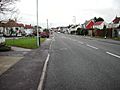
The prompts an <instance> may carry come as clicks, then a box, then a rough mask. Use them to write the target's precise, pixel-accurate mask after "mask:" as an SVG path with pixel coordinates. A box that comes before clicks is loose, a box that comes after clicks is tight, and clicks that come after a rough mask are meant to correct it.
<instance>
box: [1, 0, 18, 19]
mask: <svg viewBox="0 0 120 90" xmlns="http://www.w3.org/2000/svg"><path fill="white" fill-rule="evenodd" d="M16 1H18V0H0V17H1V18H0V19H2V18H3V17H4V18H5V15H10V13H11V14H13V13H16V12H17V9H16V8H15V6H14V5H15V2H16Z"/></svg>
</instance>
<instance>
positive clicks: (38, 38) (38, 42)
mask: <svg viewBox="0 0 120 90" xmlns="http://www.w3.org/2000/svg"><path fill="white" fill-rule="evenodd" d="M36 19H37V20H36V21H37V46H38V47H39V46H40V37H39V31H38V0H36Z"/></svg>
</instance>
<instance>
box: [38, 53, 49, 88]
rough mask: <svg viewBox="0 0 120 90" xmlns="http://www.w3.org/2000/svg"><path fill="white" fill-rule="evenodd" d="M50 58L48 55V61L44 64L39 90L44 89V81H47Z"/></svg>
mask: <svg viewBox="0 0 120 90" xmlns="http://www.w3.org/2000/svg"><path fill="white" fill-rule="evenodd" d="M49 58H50V54H48V56H47V58H46V61H45V63H44V67H43V71H42V76H41V78H40V83H39V86H38V89H37V90H42V88H43V82H44V79H45V74H46V70H47V64H48V61H49Z"/></svg>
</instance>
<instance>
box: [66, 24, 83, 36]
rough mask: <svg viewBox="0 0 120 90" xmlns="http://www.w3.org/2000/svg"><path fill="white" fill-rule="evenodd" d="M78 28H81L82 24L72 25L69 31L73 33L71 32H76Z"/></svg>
mask: <svg viewBox="0 0 120 90" xmlns="http://www.w3.org/2000/svg"><path fill="white" fill-rule="evenodd" d="M78 28H81V26H80V25H71V27H70V28H69V30H68V32H69V33H71V34H76V31H77V29H78Z"/></svg>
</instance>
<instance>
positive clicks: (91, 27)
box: [86, 20, 94, 29]
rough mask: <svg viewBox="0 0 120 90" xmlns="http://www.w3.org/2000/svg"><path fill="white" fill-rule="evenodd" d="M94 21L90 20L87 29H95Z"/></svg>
mask: <svg viewBox="0 0 120 90" xmlns="http://www.w3.org/2000/svg"><path fill="white" fill-rule="evenodd" d="M93 25H94V21H93V20H89V21H88V22H87V24H86V29H93Z"/></svg>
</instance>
